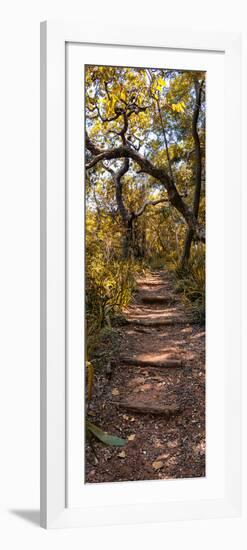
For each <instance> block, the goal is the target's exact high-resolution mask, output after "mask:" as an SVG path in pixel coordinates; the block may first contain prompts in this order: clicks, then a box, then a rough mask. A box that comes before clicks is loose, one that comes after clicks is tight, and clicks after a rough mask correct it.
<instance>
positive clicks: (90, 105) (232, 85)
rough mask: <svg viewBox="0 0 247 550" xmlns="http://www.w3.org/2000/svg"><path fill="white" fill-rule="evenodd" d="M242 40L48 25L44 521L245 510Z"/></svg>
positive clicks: (60, 523) (112, 520)
mask: <svg viewBox="0 0 247 550" xmlns="http://www.w3.org/2000/svg"><path fill="white" fill-rule="evenodd" d="M240 38H241V37H240V35H239V34H237V33H225V34H224V33H215V34H214V33H194V32H190V31H189V30H188V31H186V30H184V31H183V32H181V30H179V31H178V30H176V29H175V30H174V29H173V30H171V29H165V28H152V29H146V28H142V27H128V28H126V27H125V28H124V27H121V26H118V27H117V28H112V27H110V28H105V27H104V30H103V29H102V28H101V27H100V26H96V27H94V29H89V28H87V27H86V25H83V24H76V23H75V24H72V23H68V24H67V23H66V24H62V23H52V22H51V23H42V25H41V523H42V526H44V527H47V528H50V527H72V526H87V525H106V524H116V523H118V524H119V523H140V522H148V521H150V522H163V521H167V520H171V519H194V518H220V517H227V516H229V517H238V516H239V515H240V485H241V471H240V457H241V453H240V442H241V431H240V426H241V422H240V419H241V399H240V183H241V166H240V143H241V139H240V115H241V106H240V74H241V65H240V54H241V40H240ZM233 289H234V292H233ZM233 366H234V368H233Z"/></svg>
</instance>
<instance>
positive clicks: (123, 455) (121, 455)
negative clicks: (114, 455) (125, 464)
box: [118, 451, 126, 458]
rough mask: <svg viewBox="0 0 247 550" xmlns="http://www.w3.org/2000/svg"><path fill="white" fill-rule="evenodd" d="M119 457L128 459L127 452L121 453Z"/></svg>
mask: <svg viewBox="0 0 247 550" xmlns="http://www.w3.org/2000/svg"><path fill="white" fill-rule="evenodd" d="M118 456H119V458H125V457H126V453H125V451H121V453H118Z"/></svg>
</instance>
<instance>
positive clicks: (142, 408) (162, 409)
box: [114, 399, 181, 417]
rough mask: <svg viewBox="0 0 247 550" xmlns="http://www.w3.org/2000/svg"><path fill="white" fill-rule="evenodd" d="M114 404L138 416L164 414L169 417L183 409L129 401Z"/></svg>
mask: <svg viewBox="0 0 247 550" xmlns="http://www.w3.org/2000/svg"><path fill="white" fill-rule="evenodd" d="M114 404H115V405H117V406H118V407H120V408H121V409H125V410H126V411H132V412H133V413H138V414H162V415H163V416H167V417H169V416H172V415H175V414H179V413H180V412H181V408H180V407H179V406H178V405H165V404H163V403H157V402H155V401H147V402H145V401H138V400H134V399H133V400H131V399H128V400H127V401H119V402H118V403H114Z"/></svg>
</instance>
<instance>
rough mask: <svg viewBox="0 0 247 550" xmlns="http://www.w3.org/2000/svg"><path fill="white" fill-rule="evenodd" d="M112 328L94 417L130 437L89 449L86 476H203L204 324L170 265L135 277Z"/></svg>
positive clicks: (96, 478) (110, 478) (111, 478)
mask: <svg viewBox="0 0 247 550" xmlns="http://www.w3.org/2000/svg"><path fill="white" fill-rule="evenodd" d="M124 313H125V319H126V324H125V325H123V326H122V327H121V330H118V336H117V341H116V342H115V349H114V355H112V356H111V375H110V377H109V378H108V380H106V374H105V373H104V372H102V371H99V372H96V389H95V396H94V398H93V401H92V402H91V405H90V411H89V414H91V415H92V417H93V418H92V421H93V422H95V423H96V424H98V425H100V426H101V427H102V428H103V429H105V430H107V431H108V432H110V433H114V434H119V435H121V436H122V437H127V438H129V440H128V444H127V445H126V446H125V447H124V448H122V449H119V448H118V449H116V448H112V447H103V446H102V445H101V444H96V454H97V457H98V464H97V465H93V464H92V457H91V456H90V452H89V450H88V452H87V460H86V462H87V467H86V479H87V481H88V482H103V481H120V480H122V481H123V480H140V479H167V478H174V477H201V476H204V475H205V410H204V409H205V395H204V391H205V378H204V377H205V374H204V370H205V369H204V363H205V356H204V336H205V332H204V328H203V327H201V326H198V325H194V324H193V323H192V322H191V320H190V318H189V316H188V314H187V313H186V311H185V309H184V307H183V304H182V302H181V299H180V297H179V296H178V295H177V294H175V292H174V290H173V284H172V279H171V274H170V273H169V272H168V271H159V272H151V273H148V274H147V275H146V276H144V277H141V278H139V279H138V280H137V288H136V292H135V293H134V296H133V299H132V302H131V304H130V305H129V306H128V308H126V310H125V312H124ZM106 345H109V342H106Z"/></svg>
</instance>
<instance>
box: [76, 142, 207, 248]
mask: <svg viewBox="0 0 247 550" xmlns="http://www.w3.org/2000/svg"><path fill="white" fill-rule="evenodd" d="M85 141H86V147H87V149H88V150H89V151H90V152H91V153H92V154H93V155H94V158H93V159H92V160H91V161H90V162H88V163H87V165H86V169H90V168H92V167H93V166H95V165H96V164H97V163H98V162H100V161H102V160H111V159H119V158H129V159H130V158H131V159H132V160H134V161H135V162H136V163H137V164H138V165H139V166H140V168H141V170H142V171H143V172H145V173H147V174H149V175H150V176H152V177H153V178H154V179H157V180H159V181H160V183H161V184H162V185H163V186H164V187H165V189H166V191H167V195H168V199H169V201H170V203H171V205H172V206H174V207H175V208H176V209H177V210H178V212H180V214H181V215H182V216H183V218H184V219H185V221H186V223H187V224H188V226H189V227H190V228H191V229H193V231H194V232H195V235H196V237H197V239H199V240H201V241H205V228H204V227H203V226H202V225H201V224H199V223H198V221H197V219H196V217H195V215H194V213H193V211H192V210H191V209H190V208H189V207H188V206H187V204H186V203H185V202H184V201H183V199H182V197H181V195H180V194H179V193H178V190H177V188H176V185H175V183H174V182H173V181H172V180H171V178H170V177H169V175H168V174H167V172H166V171H165V170H164V169H161V168H157V167H156V166H155V165H154V164H153V163H152V162H150V161H149V160H148V159H146V158H145V157H143V156H142V155H141V154H140V153H139V152H138V151H136V150H135V149H132V148H130V147H129V146H128V145H122V146H120V147H116V148H113V149H100V148H99V147H97V146H96V145H95V144H94V143H93V142H92V140H91V139H90V138H89V136H88V134H87V133H86V140H85Z"/></svg>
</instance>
